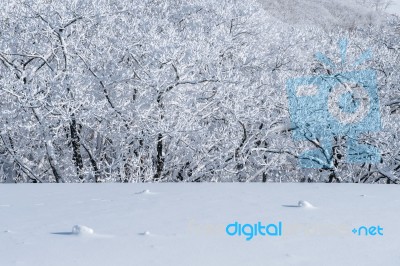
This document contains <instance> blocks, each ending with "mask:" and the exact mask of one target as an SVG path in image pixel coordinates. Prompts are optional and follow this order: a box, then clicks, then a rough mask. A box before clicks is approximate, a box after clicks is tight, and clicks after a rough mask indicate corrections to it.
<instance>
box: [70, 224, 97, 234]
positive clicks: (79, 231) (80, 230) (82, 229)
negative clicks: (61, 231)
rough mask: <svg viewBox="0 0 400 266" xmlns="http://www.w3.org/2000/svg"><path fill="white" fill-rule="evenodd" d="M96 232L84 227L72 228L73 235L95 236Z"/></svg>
mask: <svg viewBox="0 0 400 266" xmlns="http://www.w3.org/2000/svg"><path fill="white" fill-rule="evenodd" d="M93 233H94V231H93V229H92V228H89V227H87V226H84V225H74V227H72V234H74V235H93Z"/></svg>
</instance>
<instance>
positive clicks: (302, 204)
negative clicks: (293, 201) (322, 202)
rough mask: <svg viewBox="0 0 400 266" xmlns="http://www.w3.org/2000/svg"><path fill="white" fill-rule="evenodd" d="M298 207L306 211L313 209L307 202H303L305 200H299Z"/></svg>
mask: <svg viewBox="0 0 400 266" xmlns="http://www.w3.org/2000/svg"><path fill="white" fill-rule="evenodd" d="M298 206H299V207H301V208H306V209H311V208H315V207H314V206H313V205H312V204H311V203H309V202H308V201H305V200H300V201H299V203H298Z"/></svg>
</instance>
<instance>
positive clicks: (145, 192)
mask: <svg viewBox="0 0 400 266" xmlns="http://www.w3.org/2000/svg"><path fill="white" fill-rule="evenodd" d="M136 194H151V192H150V190H149V189H145V190H143V191H139V192H136Z"/></svg>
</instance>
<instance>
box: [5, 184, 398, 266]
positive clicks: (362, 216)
mask: <svg viewBox="0 0 400 266" xmlns="http://www.w3.org/2000/svg"><path fill="white" fill-rule="evenodd" d="M300 200H303V201H306V202H302V204H300V205H301V207H299V204H298V202H299V201H300ZM308 203H310V204H312V205H313V207H312V206H308ZM235 221H237V222H238V223H243V224H244V223H252V224H253V223H257V222H258V221H261V222H262V223H264V224H267V223H278V222H279V221H281V222H282V236H275V237H271V236H259V235H258V236H254V237H253V239H252V240H250V241H246V240H245V237H244V236H228V235H227V234H226V232H225V227H226V226H227V225H228V224H231V223H233V222H235ZM75 225H84V226H87V227H79V226H76V227H74V226H75ZM363 225H364V226H366V227H370V226H378V225H379V226H380V227H381V228H383V231H382V232H383V236H380V235H378V234H377V235H375V236H365V235H360V236H358V235H357V234H354V233H352V230H353V229H354V228H359V227H360V226H363ZM399 225H400V187H399V186H389V185H357V184H140V185H126V184H106V185H94V184H87V185H80V184H64V185H54V184H43V185H33V184H31V185H1V186H0V265H1V266H11V265H28V266H63V265H68V266H71V265H85V266H92V265H93V266H103V265H104V266H111V265H115V266H129V265H142V266H147V265H163V266H164V265H173V266H179V265H182V266H193V265H199V266H212V265H215V266H221V265H229V266H232V265H240V266H244V265H250V266H256V265H263V266H265V265H273V266H275V265H307V266H310V265H318V266H320V265H335V266H337V265H341V266H342V265H362V266H367V265H374V266H375V265H385V266H389V265H400V253H399V247H400V226H399ZM92 230H93V231H92ZM375 233H376V232H375Z"/></svg>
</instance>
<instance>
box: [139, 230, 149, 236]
mask: <svg viewBox="0 0 400 266" xmlns="http://www.w3.org/2000/svg"><path fill="white" fill-rule="evenodd" d="M139 235H141V236H149V235H150V232H149V231H146V232H143V233H140V234H139Z"/></svg>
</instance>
